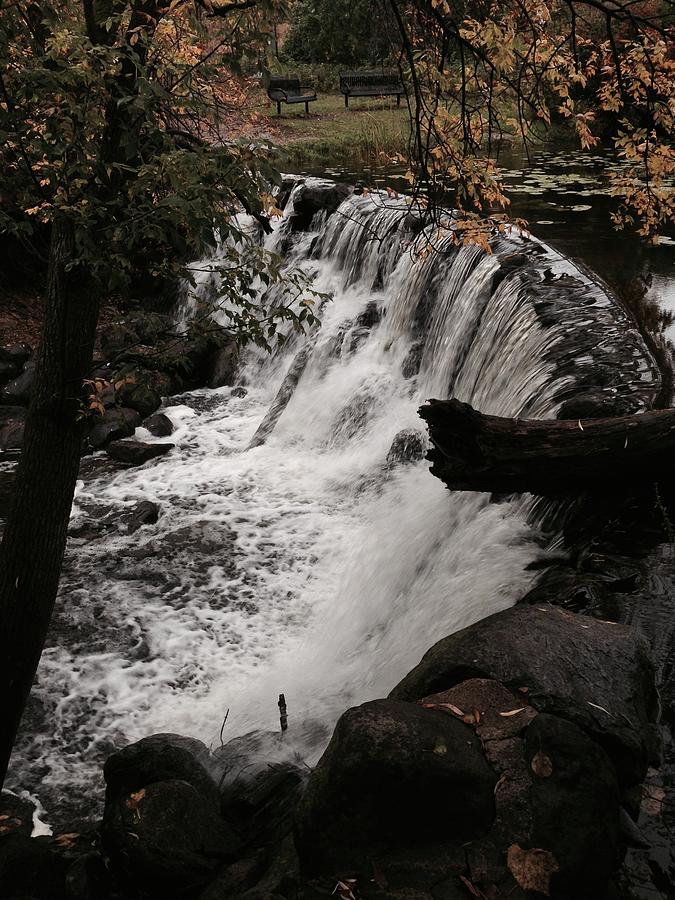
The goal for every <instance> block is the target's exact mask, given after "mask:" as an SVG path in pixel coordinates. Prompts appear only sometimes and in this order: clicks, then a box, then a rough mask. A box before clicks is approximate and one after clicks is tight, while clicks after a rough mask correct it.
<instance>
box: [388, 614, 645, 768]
mask: <svg viewBox="0 0 675 900" xmlns="http://www.w3.org/2000/svg"><path fill="white" fill-rule="evenodd" d="M542 648H545V652H542ZM472 677H484V678H493V679H495V680H497V681H500V682H501V683H503V684H505V685H507V686H508V687H510V688H513V689H514V690H521V689H522V690H523V691H524V692H526V697H527V699H528V701H529V702H530V703H531V704H532V706H534V707H535V709H537V710H539V711H540V712H549V713H553V714H555V715H558V716H560V717H562V718H565V719H568V720H569V721H571V722H574V723H575V724H577V725H578V726H579V727H581V728H582V729H584V730H585V731H586V732H587V733H588V734H589V735H590V736H591V737H592V738H593V739H595V740H596V741H597V742H598V743H599V744H600V745H601V746H602V747H604V748H605V750H606V751H607V753H608V754H609V756H610V758H611V759H612V761H613V762H614V764H615V766H616V768H617V772H618V775H619V780H620V782H621V783H622V784H634V783H636V782H639V781H641V780H642V779H643V778H644V775H645V772H646V770H647V764H648V760H649V758H650V754H651V753H652V752H653V751H652V748H653V740H654V723H655V721H656V717H657V714H658V699H657V695H656V691H655V687H654V672H653V666H652V663H651V660H650V657H649V652H648V646H647V643H646V641H645V639H644V638H643V637H642V636H641V635H640V634H639V633H638V631H637V630H636V629H634V628H630V627H627V626H625V625H618V624H613V623H610V622H602V621H599V620H597V619H592V618H589V617H587V616H580V615H576V614H574V613H569V612H565V611H563V610H560V609H556V608H553V607H539V606H528V605H524V604H523V605H519V606H515V607H512V608H511V609H508V610H505V611H504V612H501V613H496V614H495V615H493V616H489V617H488V618H487V619H484V620H483V621H481V622H478V623H476V624H475V625H472V626H470V627H469V628H465V629H463V630H462V631H459V632H457V633H456V634H453V635H450V636H449V637H446V638H443V640H441V641H439V642H438V643H437V644H435V645H434V646H433V647H432V648H431V649H430V650H428V651H427V653H426V654H425V655H424V657H423V659H422V661H421V662H420V663H419V665H418V666H417V667H416V668H414V669H413V670H412V671H411V672H410V673H409V674H408V675H407V676H406V677H405V678H404V679H403V681H401V682H400V683H399V684H398V685H397V686H396V687H395V688H394V690H393V691H392V692H391V694H390V697H391V698H392V699H396V700H416V699H420V698H422V697H425V696H427V695H428V694H431V693H434V692H437V691H442V690H445V689H447V688H449V687H451V686H452V685H455V684H458V683H460V682H461V681H465V680H466V679H467V678H472Z"/></svg>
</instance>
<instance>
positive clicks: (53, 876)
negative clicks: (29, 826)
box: [0, 833, 67, 900]
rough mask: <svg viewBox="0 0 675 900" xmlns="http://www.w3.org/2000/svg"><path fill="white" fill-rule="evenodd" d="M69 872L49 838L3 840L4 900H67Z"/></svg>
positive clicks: (0, 893) (0, 880) (0, 882)
mask: <svg viewBox="0 0 675 900" xmlns="http://www.w3.org/2000/svg"><path fill="white" fill-rule="evenodd" d="M66 868H67V863H66V861H65V860H64V859H63V858H62V857H61V856H59V855H58V854H57V853H54V852H53V851H52V849H51V847H50V840H49V838H31V837H27V836H26V835H25V834H19V833H13V834H6V835H4V836H2V837H0V898H12V900H18V898H25V900H28V898H30V900H63V897H64V891H65V877H66Z"/></svg>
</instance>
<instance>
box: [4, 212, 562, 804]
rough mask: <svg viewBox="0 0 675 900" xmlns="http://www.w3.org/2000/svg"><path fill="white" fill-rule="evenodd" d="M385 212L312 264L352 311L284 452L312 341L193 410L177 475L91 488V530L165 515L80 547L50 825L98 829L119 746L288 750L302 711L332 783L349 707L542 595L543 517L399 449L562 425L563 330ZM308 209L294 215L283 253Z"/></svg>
mask: <svg viewBox="0 0 675 900" xmlns="http://www.w3.org/2000/svg"><path fill="white" fill-rule="evenodd" d="M385 198H386V195H376V196H365V197H350V198H348V199H347V200H346V201H345V202H344V203H343V205H342V207H341V208H340V209H339V210H338V211H337V213H335V214H334V215H332V216H331V217H330V218H329V219H328V221H327V223H326V224H324V225H322V226H321V228H320V230H319V231H317V232H316V233H312V234H302V235H298V236H297V239H296V241H295V243H294V244H293V246H292V248H291V251H290V254H289V255H290V258H291V260H292V261H293V262H294V263H295V264H298V265H301V266H303V267H305V269H306V270H307V271H311V272H313V273H314V274H315V276H316V280H315V287H316V288H317V289H318V290H320V291H324V292H327V293H329V294H331V295H332V298H333V299H332V302H331V303H329V304H328V305H327V307H326V309H325V311H324V316H323V325H322V328H321V331H320V333H319V335H318V337H315V338H314V341H315V343H314V346H313V350H312V352H311V354H310V356H309V360H308V362H307V365H306V366H305V369H304V371H303V374H302V376H301V377H300V379H299V381H298V383H297V386H296V387H295V390H294V392H293V394H292V396H291V398H290V401H289V402H288V405H287V407H286V408H285V409H284V411H283V413H282V414H281V416H280V417H279V419H278V421H277V422H276V425H275V427H274V428H273V429H272V430H270V432H269V434H267V435H266V440H265V442H264V443H262V444H261V445H260V446H256V447H253V448H250V449H247V448H248V447H249V443H250V441H251V438H252V436H253V435H254V434H255V432H256V429H257V428H258V426H259V425H260V423H261V421H262V420H263V418H264V417H265V414H266V412H267V410H268V408H269V405H270V403H271V401H272V400H273V398H274V396H275V393H276V392H277V390H278V388H279V386H280V384H281V383H282V381H283V379H284V376H285V374H286V372H287V370H288V368H289V366H290V365H291V363H292V359H293V355H294V352H296V351H297V350H298V345H297V344H296V345H295V346H293V347H289V349H288V350H287V351H286V352H285V353H278V354H276V355H275V356H274V357H273V358H271V359H267V360H261V358H260V356H259V355H256V354H251V356H250V359H249V362H248V363H247V365H246V366H245V367H244V369H243V371H242V373H241V381H242V383H243V384H245V385H246V387H247V389H248V393H247V395H246V396H245V397H241V396H234V395H233V394H232V391H231V389H230V388H221V389H219V390H216V391H207V390H203V391H196V392H194V393H193V394H191V395H189V396H186V397H184V398H182V400H170V401H169V402H168V406H167V409H166V412H167V414H168V415H169V417H170V418H171V419H172V420H173V422H174V423H175V425H176V432H175V434H174V435H173V437H172V441H173V442H174V443H175V445H176V449H175V450H174V451H173V452H172V454H171V455H170V456H168V457H165V458H163V459H161V460H160V461H157V462H154V463H152V464H150V465H146V466H144V467H142V468H140V469H132V470H128V471H124V472H118V473H116V474H113V475H112V476H110V475H108V476H106V477H98V478H96V479H95V480H92V481H89V482H87V483H84V482H83V483H80V485H79V487H78V492H77V497H76V502H75V508H74V513H73V515H74V519H75V522H76V523H78V522H80V521H82V520H84V519H86V518H87V517H91V516H96V515H97V514H100V511H101V510H102V509H108V508H110V507H112V508H114V509H119V510H122V509H124V508H127V507H129V506H132V505H133V504H134V503H136V502H137V501H139V500H142V499H147V500H151V501H153V502H156V503H158V504H159V506H160V509H161V515H160V518H159V521H158V522H157V524H156V525H154V526H147V527H144V528H143V529H142V530H141V531H139V532H137V533H135V534H134V535H126V534H124V533H122V532H121V531H120V532H119V533H116V534H114V535H108V536H106V537H105V539H101V540H90V541H87V542H84V541H79V542H78V541H73V542H72V543H71V546H70V548H69V552H68V558H67V561H66V565H65V570H64V575H63V582H62V588H61V595H60V599H59V604H58V611H57V614H56V616H55V620H54V625H53V628H52V632H51V635H50V639H49V645H48V648H47V649H46V651H45V654H44V656H43V660H42V663H41V667H40V671H39V676H38V683H37V686H36V689H35V691H34V694H33V700H32V705H31V710H30V712H29V714H28V718H27V722H26V724H25V727H24V733H23V735H22V739H21V741H20V744H19V746H18V748H17V753H16V756H15V759H14V763H13V782H14V784H15V786H17V787H22V788H28V789H30V790H33V791H36V792H37V793H38V794H39V795H40V796H41V797H42V799H43V801H44V803H45V805H46V807H47V814H48V815H50V814H51V815H52V816H58V815H59V813H62V814H64V815H66V814H67V812H68V808H69V805H72V806H74V807H76V808H77V806H78V804H79V803H81V802H82V805H84V806H85V807H86V808H88V809H89V810H92V791H93V790H94V791H98V793H99V794H100V792H101V788H102V783H101V776H100V764H101V761H102V759H103V758H104V757H105V756H106V755H107V754H108V753H109V752H110V751H111V750H112V749H113V747H114V746H119V745H120V744H123V743H125V742H128V741H133V740H136V739H138V738H141V737H143V736H145V735H147V734H150V733H153V732H161V731H173V732H179V733H183V734H189V735H193V736H196V737H200V738H202V739H204V740H205V741H206V742H207V744H208V743H212V742H217V740H218V734H219V731H220V728H221V723H222V720H223V718H224V716H225V713H226V711H227V710H228V709H229V716H228V720H227V724H226V726H225V735H224V736H225V738H226V739H227V738H229V737H233V736H235V735H238V734H242V733H244V732H246V731H248V730H250V729H254V728H272V729H276V728H277V727H278V711H277V707H276V700H277V696H278V694H279V693H280V692H284V694H285V696H286V699H287V702H288V707H289V714H290V730H289V732H288V738H289V741H290V742H291V743H293V745H294V746H295V748H296V749H297V750H298V752H300V753H301V754H302V755H303V757H304V758H305V759H306V760H307V761H308V762H310V763H311V762H312V761H314V760H315V759H316V757H317V755H318V753H319V752H320V751H321V750H322V748H323V746H324V745H325V742H326V741H327V738H328V736H329V734H330V730H331V728H332V725H333V724H334V722H335V719H336V718H337V716H338V715H339V714H340V712H341V711H343V710H344V709H345V708H346V707H347V706H349V705H352V704H355V703H360V702H363V701H365V700H368V699H372V698H374V697H378V696H383V695H386V693H387V692H388V691H389V690H390V689H391V687H392V686H393V685H394V684H395V683H396V681H397V680H398V679H399V678H401V677H402V676H403V675H404V674H405V673H406V672H407V671H408V670H409V669H410V668H411V667H412V666H413V665H415V664H416V663H417V661H418V660H419V658H420V656H421V655H422V653H423V652H424V651H425V650H426V649H427V648H428V647H429V646H430V645H431V644H432V643H434V642H435V641H436V640H438V639H439V638H441V637H443V636H444V635H446V634H448V633H450V632H452V631H454V630H456V629H458V628H461V627H464V626H466V625H468V624H470V623H472V622H474V621H476V620H478V619H480V618H482V617H484V616H487V615H489V614H490V613H493V612H495V611H497V610H499V609H502V608H505V607H507V606H508V605H510V604H512V603H513V602H515V601H516V600H517V599H518V598H519V597H520V596H522V594H523V593H524V592H525V591H526V590H527V588H528V586H529V585H530V584H531V580H532V574H531V573H530V572H529V571H528V569H527V567H528V564H529V563H531V562H532V561H533V559H534V558H535V557H536V556H537V555H539V554H540V553H541V549H540V547H539V546H538V545H537V543H536V541H535V537H536V535H534V534H533V532H532V530H531V528H530V526H529V525H528V524H527V521H526V516H527V505H528V501H527V500H526V499H521V500H512V501H510V502H502V503H499V504H494V503H490V502H489V498H488V497H487V496H485V495H478V494H450V493H449V492H448V491H446V490H445V489H444V487H443V485H442V484H441V482H440V481H438V480H437V479H435V478H433V477H432V476H431V475H430V474H429V471H428V464H427V463H426V462H425V461H424V460H419V459H416V460H405V459H400V458H397V457H396V454H390V448H391V447H392V442H393V441H394V439H395V437H396V435H397V434H398V433H400V432H401V431H404V430H406V429H407V430H415V431H419V432H421V431H422V429H421V425H420V420H419V419H418V417H417V414H416V410H417V408H418V406H419V405H420V404H421V403H422V402H424V400H425V399H426V398H428V397H430V396H443V395H448V394H454V395H455V396H458V397H459V398H460V399H462V400H466V401H469V402H474V403H475V404H476V405H477V406H478V407H479V408H481V409H482V410H484V411H487V412H495V413H501V414H506V415H517V414H522V413H523V412H527V413H528V414H530V415H538V416H545V415H552V414H553V412H554V409H555V405H556V400H555V397H556V391H557V390H558V389H559V388H560V385H561V383H562V381H564V378H563V377H562V376H560V374H559V373H558V374H556V373H555V372H554V371H553V369H554V367H553V364H552V362H551V361H550V360H547V358H546V352H547V351H548V350H549V349H550V347H551V346H552V345H553V344H554V343H555V342H556V341H557V340H559V339H560V336H561V333H562V332H561V331H560V330H559V329H557V328H556V327H551V328H548V329H544V328H542V327H541V325H540V323H539V321H538V319H537V316H536V315H535V312H534V310H533V307H532V305H531V304H530V303H529V302H528V300H527V297H526V296H525V292H524V289H523V286H522V284H521V283H520V281H519V280H518V279H516V278H511V279H503V280H501V281H500V282H499V284H497V286H496V287H495V286H494V285H495V275H496V273H497V270H498V268H499V265H498V260H497V257H496V256H494V257H491V256H485V255H484V254H482V253H481V252H479V251H477V250H476V248H461V249H457V248H455V247H450V246H449V245H448V246H445V247H440V248H439V252H438V253H435V254H432V255H427V256H426V257H422V256H418V255H416V254H415V252H413V251H414V241H412V242H411V239H410V237H409V236H407V235H406V232H405V228H404V227H403V225H401V222H402V221H403V217H405V216H406V215H407V210H406V206H405V204H404V203H403V202H402V201H391V202H385ZM292 211H293V198H291V200H290V201H289V204H288V207H287V210H286V217H285V220H284V221H283V222H282V223H281V224H280V225H279V227H278V230H277V233H276V234H275V235H273V236H272V237H271V238H270V239H269V241H270V247H276V246H278V245H279V242H280V240H281V238H282V236H283V237H285V238H288V236H289V234H290V232H289V224H288V223H289V221H290V218H289V217H290V215H291V214H292ZM315 238H316V240H315ZM207 280H208V279H207ZM183 308H184V310H188V311H189V308H190V301H189V298H187V299H186V301H185V303H184V307H183ZM145 437H146V435H144V438H145ZM147 437H149V436H147ZM92 785H95V787H92ZM83 798H86V800H83ZM92 812H95V810H92Z"/></svg>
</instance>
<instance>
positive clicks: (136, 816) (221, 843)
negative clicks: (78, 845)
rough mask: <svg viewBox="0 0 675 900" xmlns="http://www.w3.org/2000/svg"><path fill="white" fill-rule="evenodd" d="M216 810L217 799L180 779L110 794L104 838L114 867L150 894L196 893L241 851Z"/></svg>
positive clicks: (235, 838) (160, 895)
mask: <svg viewBox="0 0 675 900" xmlns="http://www.w3.org/2000/svg"><path fill="white" fill-rule="evenodd" d="M217 809H218V807H217V803H216V802H215V798H213V797H208V796H206V795H205V794H204V793H202V792H201V791H199V790H198V789H197V788H195V787H194V785H192V784H189V783H188V782H187V781H181V780H176V779H174V780H168V781H153V782H152V783H151V784H148V785H147V787H143V788H140V789H139V790H137V791H133V792H127V793H120V794H116V795H115V796H114V797H113V798H111V797H108V798H107V800H106V807H105V813H104V821H103V831H102V838H103V845H104V849H105V851H106V853H107V855H108V856H109V858H110V860H111V862H112V865H113V869H114V871H115V872H116V873H117V874H118V875H119V876H121V877H122V878H124V879H126V880H128V881H129V882H130V883H131V884H132V885H133V886H134V888H135V889H136V890H139V889H140V891H141V892H143V893H144V894H147V895H149V896H151V897H162V898H165V897H167V896H171V897H179V896H181V895H182V894H183V893H189V895H194V893H195V892H196V891H197V890H198V889H199V888H200V887H202V886H205V885H207V884H208V883H209V882H210V881H212V880H213V878H214V877H215V875H216V874H217V872H218V870H219V869H221V868H222V866H223V865H224V864H226V863H227V862H231V861H232V860H234V859H235V858H236V856H237V854H238V852H239V848H240V844H239V841H238V839H237V837H236V835H235V834H234V832H233V831H232V828H231V827H230V826H229V825H228V824H227V823H226V822H225V821H224V819H222V818H221V817H220V816H219V814H218V811H217Z"/></svg>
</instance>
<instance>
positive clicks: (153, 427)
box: [143, 413, 173, 437]
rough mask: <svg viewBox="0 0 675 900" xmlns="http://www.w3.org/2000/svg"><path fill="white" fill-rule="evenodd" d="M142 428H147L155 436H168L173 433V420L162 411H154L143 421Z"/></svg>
mask: <svg viewBox="0 0 675 900" xmlns="http://www.w3.org/2000/svg"><path fill="white" fill-rule="evenodd" d="M143 428H147V429H148V431H149V432H150V434H154V436H155V437H169V435H171V434H173V422H172V421H171V419H170V418H169V417H168V416H167V415H165V414H164V413H155V415H154V416H150V418H149V419H146V420H145V422H143Z"/></svg>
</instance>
